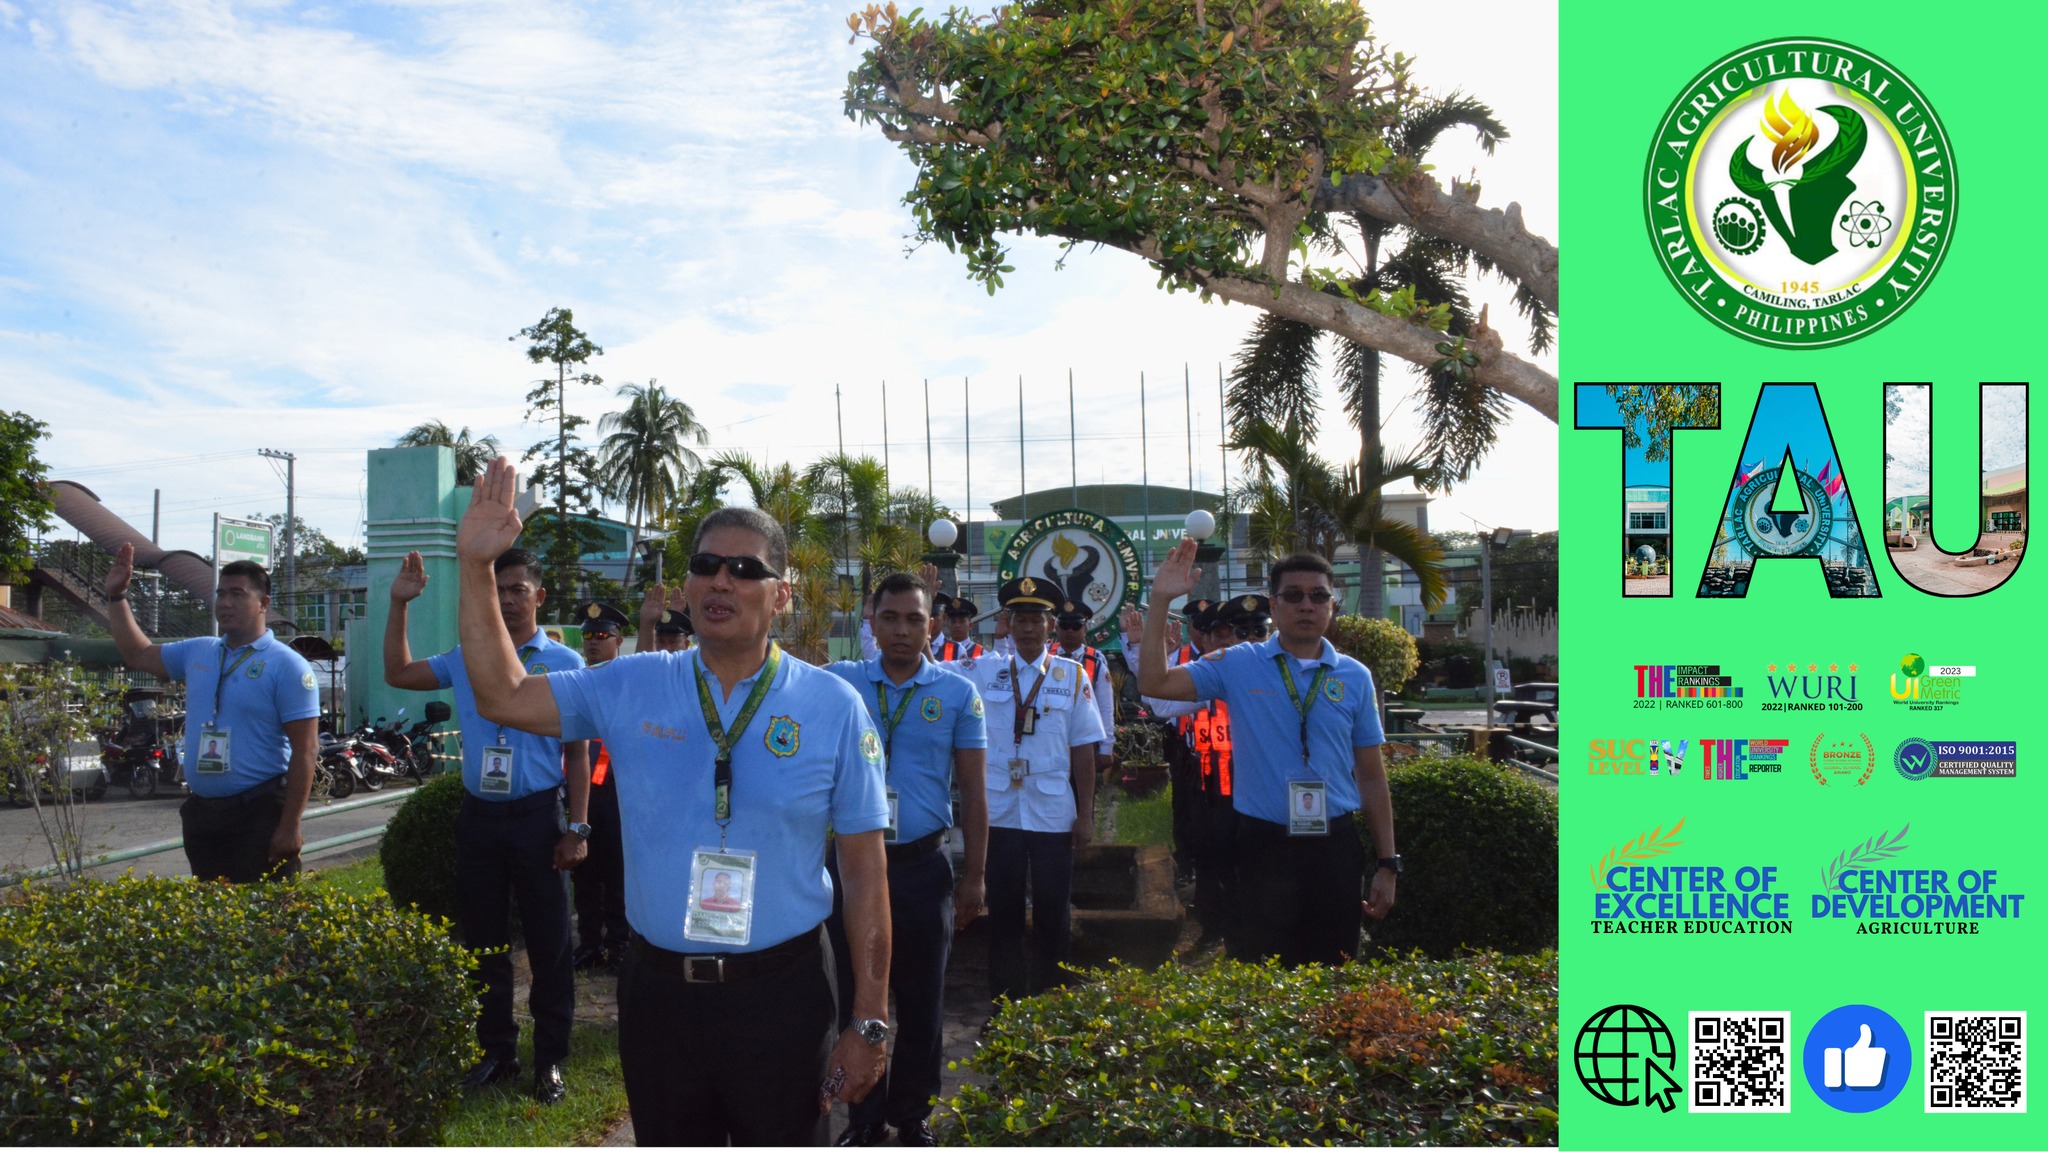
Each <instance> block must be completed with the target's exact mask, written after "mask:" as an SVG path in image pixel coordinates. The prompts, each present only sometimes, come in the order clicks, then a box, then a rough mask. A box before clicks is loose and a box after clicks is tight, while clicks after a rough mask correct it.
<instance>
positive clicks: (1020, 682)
mask: <svg viewBox="0 0 2048 1152" xmlns="http://www.w3.org/2000/svg"><path fill="white" fill-rule="evenodd" d="M1038 658H1039V659H1040V660H1044V659H1047V656H1046V654H1045V653H1043V652H1041V653H1039V654H1038ZM1032 667H1033V668H1038V665H1036V664H1033V665H1032ZM1043 687H1045V669H1044V668H1038V682H1037V683H1035V684H1033V685H1032V686H1031V695H1029V696H1026V695H1024V676H1023V674H1022V673H1020V672H1018V671H1017V657H1016V654H1015V653H1014V652H1013V653H1012V654H1011V656H1010V695H1011V696H1013V697H1015V698H1016V701H1017V710H1016V713H1015V714H1014V715H1013V716H1012V717H1011V718H1010V743H1011V744H1013V745H1015V746H1017V747H1019V748H1021V747H1023V746H1024V713H1025V711H1026V710H1027V709H1029V708H1030V707H1031V706H1032V704H1034V703H1035V702H1036V701H1037V700H1038V690H1039V689H1040V688H1043Z"/></svg>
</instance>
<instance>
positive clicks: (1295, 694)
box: [1273, 652, 1330, 767]
mask: <svg viewBox="0 0 2048 1152" xmlns="http://www.w3.org/2000/svg"><path fill="white" fill-rule="evenodd" d="M1273 662H1274V663H1276V664H1278V665H1280V678H1281V679H1282V680H1285V681H1287V698H1288V699H1289V700H1291V701H1293V702H1294V710H1295V711H1296V712H1299V713H1301V763H1302V765H1303V766H1304V767H1306V766H1307V765H1308V714H1309V710H1310V709H1312V708H1314V707H1315V706H1316V698H1317V697H1318V696H1320V695H1321V694H1322V687H1323V678H1324V677H1325V676H1328V675H1329V674H1330V668H1329V665H1327V664H1326V665H1323V666H1322V667H1319V668H1317V669H1316V674H1315V678H1314V679H1312V680H1310V681H1309V682H1308V699H1307V700H1303V699H1302V698H1301V693H1300V692H1299V691H1297V690H1296V689H1295V687H1294V670H1293V669H1292V668H1289V667H1288V665H1289V664H1292V663H1293V662H1294V658H1293V657H1292V656H1289V655H1288V654H1287V653H1285V652H1281V653H1279V654H1278V655H1276V656H1274V657H1273Z"/></svg>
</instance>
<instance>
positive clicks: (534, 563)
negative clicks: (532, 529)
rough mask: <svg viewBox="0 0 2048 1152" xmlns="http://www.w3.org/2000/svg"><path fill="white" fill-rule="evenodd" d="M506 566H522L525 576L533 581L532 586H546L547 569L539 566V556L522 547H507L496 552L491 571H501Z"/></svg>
mask: <svg viewBox="0 0 2048 1152" xmlns="http://www.w3.org/2000/svg"><path fill="white" fill-rule="evenodd" d="M507 568H524V569H526V578H527V579H528V580H531V581H533V586H534V587H536V588H545V587H547V586H548V578H547V570H546V569H545V568H543V567H542V566H541V562H540V557H538V556H536V555H534V554H533V553H531V552H529V551H527V550H526V549H524V548H507V549H505V550H504V551H503V552H500V553H498V558H497V559H496V560H493V561H491V571H492V572H494V573H496V572H503V571H504V570H505V569H507Z"/></svg>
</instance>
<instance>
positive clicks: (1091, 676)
mask: <svg viewBox="0 0 2048 1152" xmlns="http://www.w3.org/2000/svg"><path fill="white" fill-rule="evenodd" d="M1052 654H1053V655H1055V656H1065V657H1066V658H1067V659H1069V660H1072V661H1073V662H1074V663H1076V664H1079V665H1080V666H1081V671H1082V672H1084V673H1086V674H1087V676H1088V682H1089V683H1090V684H1093V683H1095V670H1096V669H1097V668H1100V667H1101V666H1102V653H1101V652H1100V651H1098V650H1096V649H1095V648H1094V647H1093V646H1092V645H1088V644H1083V645H1081V651H1080V652H1078V653H1074V652H1067V651H1065V650H1063V649H1061V648H1060V646H1059V645H1057V644H1055V645H1053V646H1052Z"/></svg>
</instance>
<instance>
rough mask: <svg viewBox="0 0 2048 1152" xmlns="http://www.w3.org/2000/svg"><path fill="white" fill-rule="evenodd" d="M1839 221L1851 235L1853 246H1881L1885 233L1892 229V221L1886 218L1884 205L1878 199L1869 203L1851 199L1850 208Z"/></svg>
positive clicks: (1842, 227) (1850, 239)
mask: <svg viewBox="0 0 2048 1152" xmlns="http://www.w3.org/2000/svg"><path fill="white" fill-rule="evenodd" d="M1839 223H1840V227H1841V229H1842V231H1843V232H1845V233H1847V234H1848V236H1849V247H1851V248H1877V247H1881V246H1883V244H1884V234H1885V233H1887V232H1889V231H1891V230H1892V222H1891V221H1890V220H1888V219H1886V218H1885V214H1884V205H1883V204H1881V203H1879V202H1878V201H1876V200H1872V201H1870V202H1869V203H1868V204H1866V203H1864V202H1863V201H1861V200H1851V201H1849V210H1848V211H1847V212H1844V213H1842V219H1841V221H1840V222H1839Z"/></svg>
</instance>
